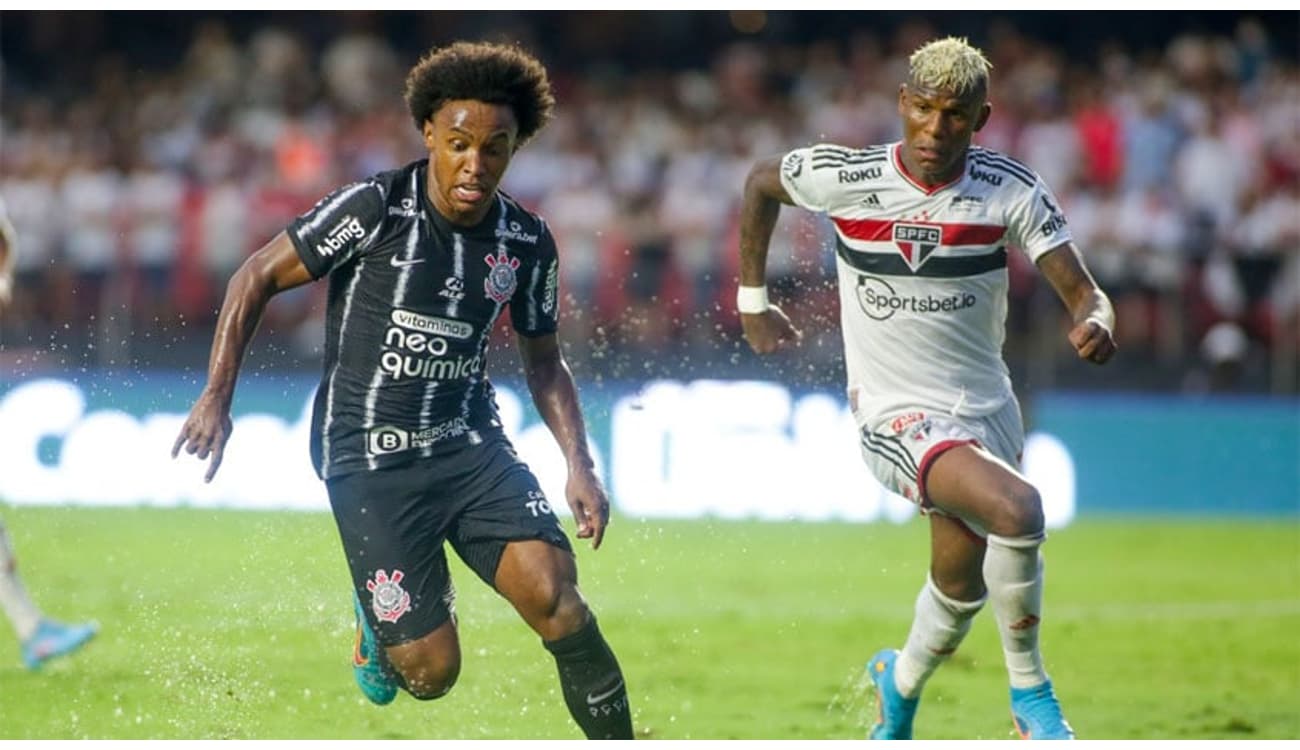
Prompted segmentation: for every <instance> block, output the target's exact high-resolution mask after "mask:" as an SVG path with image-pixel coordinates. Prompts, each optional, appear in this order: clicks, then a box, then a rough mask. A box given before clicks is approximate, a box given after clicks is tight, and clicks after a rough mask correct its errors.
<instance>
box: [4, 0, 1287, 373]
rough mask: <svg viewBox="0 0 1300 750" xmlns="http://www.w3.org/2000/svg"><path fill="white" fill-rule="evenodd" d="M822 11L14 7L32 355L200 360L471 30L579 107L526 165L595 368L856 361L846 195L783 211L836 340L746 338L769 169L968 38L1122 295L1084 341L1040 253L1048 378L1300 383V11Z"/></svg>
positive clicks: (1017, 337) (294, 355)
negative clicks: (517, 49) (787, 346)
mask: <svg viewBox="0 0 1300 750" xmlns="http://www.w3.org/2000/svg"><path fill="white" fill-rule="evenodd" d="M803 15H804V14H799V13H781V14H776V13H763V12H758V11H755V12H731V13H726V12H718V13H688V12H672V13H590V14H568V15H567V16H566V14H562V13H545V14H529V13H519V14H496V15H493V16H489V17H484V16H482V15H480V16H478V17H476V16H475V15H474V14H470V13H467V12H460V13H426V14H406V15H403V14H397V17H396V18H394V17H393V15H392V14H382V13H318V14H312V16H311V17H310V18H305V17H304V16H302V15H297V16H292V17H288V18H286V17H283V16H281V15H280V14H273V13H265V14H249V13H244V14H225V15H223V14H217V13H204V14H198V13H195V14H177V13H89V14H87V13H52V12H46V13H15V12H8V11H7V12H5V13H4V14H3V15H2V16H0V21H2V24H0V39H3V43H4V44H3V50H2V52H0V57H2V58H3V69H2V72H0V75H2V76H3V77H2V78H0V117H2V122H0V128H2V130H0V196H2V197H3V199H4V202H5V205H6V206H7V209H8V212H9V215H10V218H11V220H12V221H13V223H14V225H15V226H16V228H17V230H18V233H19V240H20V246H19V252H20V254H19V256H18V266H17V268H18V279H19V289H20V295H19V297H18V300H17V302H16V304H15V305H14V307H13V308H12V309H11V310H10V311H8V312H7V313H6V314H4V316H3V318H0V366H3V367H5V368H6V369H8V370H10V371H11V372H12V371H18V372H20V373H22V372H34V371H39V370H42V369H45V368H56V369H67V368H73V367H119V368H138V367H169V368H176V367H181V368H195V369H196V370H199V371H201V370H202V368H203V367H204V366H205V365H206V358H207V350H208V345H209V344H210V341H211V332H212V328H213V324H214V322H215V317H216V310H217V308H218V307H219V305H220V303H221V298H222V294H223V292H224V287H225V283H226V280H227V279H228V278H229V277H230V275H231V274H232V272H233V271H234V270H235V269H236V268H237V267H238V265H239V264H240V263H241V262H242V261H243V260H244V258H246V257H247V256H248V255H249V254H250V253H251V252H253V251H254V250H256V249H257V248H258V247H260V246H261V245H262V244H263V243H264V242H266V241H267V240H269V239H270V238H271V237H272V236H274V234H275V233H276V232H278V231H279V230H281V229H282V228H283V227H284V226H285V225H286V224H287V223H288V222H289V221H290V220H291V219H292V218H293V217H294V216H295V215H297V214H298V213H300V212H302V211H304V210H305V209H306V208H308V207H310V206H311V205H312V204H313V203H314V202H315V201H316V200H318V199H319V198H320V197H322V196H323V195H324V194H326V193H327V192H329V191H331V190H332V189H333V188H335V187H337V186H339V185H341V184H343V183H346V182H349V181H352V180H356V179H359V178H363V177H366V176H369V175H371V174H373V173H375V172H378V171H381V170H385V169H390V168H394V167H397V166H399V165H402V164H405V163H406V162H409V161H411V160H414V159H417V158H422V156H424V152H423V150H422V146H421V142H420V140H419V138H418V132H417V130H416V128H415V125H414V124H413V123H412V121H411V118H410V116H409V115H408V114H407V112H406V110H405V106H404V103H403V101H402V86H403V80H404V76H405V73H406V71H407V70H408V69H409V68H410V67H411V65H413V64H414V63H415V61H416V60H417V59H418V58H419V56H420V55H421V54H423V53H424V52H425V51H427V50H428V49H429V47H430V46H433V45H435V44H441V43H445V42H447V41H450V40H452V39H454V38H460V37H468V38H489V39H498V40H511V41H514V40H517V41H520V42H522V43H523V44H525V45H526V46H527V47H528V48H530V49H531V50H532V51H534V52H535V53H536V54H537V55H538V56H539V57H540V58H541V59H542V60H543V61H544V62H546V63H547V65H548V67H549V69H550V73H551V76H552V79H553V82H554V84H555V87H556V93H557V99H558V108H557V112H556V118H555V120H554V121H553V122H552V123H551V125H550V126H549V127H548V128H547V129H546V130H544V131H543V132H542V133H541V135H540V136H539V137H538V138H537V139H536V140H535V141H534V142H532V143H530V144H528V146H527V147H526V148H525V149H524V150H523V151H521V152H520V153H519V154H518V155H517V156H516V158H515V160H514V162H513V163H512V165H511V167H510V171H509V173H508V175H507V179H506V181H505V189H506V190H507V191H508V192H510V193H511V194H512V195H514V196H515V197H516V198H518V199H519V200H520V201H521V202H523V203H524V204H525V205H527V206H529V207H531V208H533V209H535V210H537V211H539V212H540V213H541V214H542V215H543V216H544V217H545V218H546V219H547V220H548V221H549V222H550V224H551V226H552V228H553V230H554V232H555V235H556V237H557V240H558V242H559V245H560V252H561V259H562V263H561V271H562V289H563V291H564V292H565V297H564V303H563V315H564V318H563V328H562V336H563V338H564V339H565V340H566V342H567V344H566V346H567V347H568V349H567V351H568V355H569V359H570V361H571V363H572V364H573V365H574V367H575V370H577V371H578V372H579V376H580V377H581V378H588V379H590V378H597V379H599V378H624V377H626V378H643V377H647V376H667V377H748V376H760V377H761V376H765V375H776V374H778V371H779V375H780V376H781V377H783V378H784V379H786V380H787V381H790V380H794V381H796V382H804V383H807V384H808V385H810V386H817V387H822V386H829V387H839V385H840V383H841V378H842V369H841V367H842V366H841V364H840V343H839V333H838V301H837V299H836V295H835V291H834V286H833V284H834V254H833V250H832V247H833V245H832V244H831V243H832V234H831V231H832V230H831V228H830V225H829V223H828V222H826V221H825V220H823V219H820V218H818V217H815V216H813V215H810V214H808V213H807V212H803V211H799V210H794V209H786V210H784V211H783V212H782V214H781V219H780V222H779V226H778V231H777V234H776V240H775V241H774V246H773V248H772V251H771V253H770V256H769V259H770V260H769V263H770V272H769V283H770V285H771V286H772V287H773V296H774V297H775V298H776V300H777V301H780V302H783V303H784V304H785V306H786V308H787V311H789V312H791V313H792V317H793V318H795V321H796V323H797V324H798V325H800V326H801V327H802V328H803V329H804V331H805V334H806V336H807V340H806V341H805V345H804V346H803V347H802V348H801V349H800V350H799V351H798V352H795V353H789V354H785V355H782V356H780V357H777V358H775V359H773V360H768V361H760V360H759V359H758V358H756V357H755V356H753V355H751V354H750V353H749V352H748V349H747V347H746V346H745V345H744V344H743V341H741V339H740V337H739V321H738V319H737V315H736V313H735V309H734V294H735V284H736V268H737V261H738V255H737V250H736V243H737V236H736V232H737V229H736V227H737V210H738V207H739V201H740V194H741V187H742V184H743V181H744V177H745V174H746V172H747V171H748V169H749V167H750V166H751V165H752V163H753V162H754V161H755V160H756V159H758V158H761V157H765V156H769V155H774V154H777V153H780V152H782V151H785V150H788V149H790V148H794V147H799V146H804V145H808V144H811V143H815V142H820V141H833V142H837V143H840V144H844V145H848V146H864V145H867V144H872V143H880V142H886V141H890V140H894V139H897V138H898V137H899V136H900V132H901V131H900V127H899V118H898V115H897V110H896V99H897V89H898V84H899V82H900V81H901V80H902V79H903V77H904V73H905V70H906V57H907V54H908V53H909V52H910V51H911V50H913V49H914V48H915V47H917V46H918V45H919V44H921V43H922V42H924V41H925V40H927V39H929V38H932V37H933V36H936V35H943V34H948V33H958V34H960V35H965V36H969V37H970V39H971V41H972V42H974V43H976V44H978V45H979V46H981V47H982V48H983V49H984V50H985V52H986V54H987V55H988V57H989V59H990V60H991V61H992V63H993V65H994V70H993V86H992V92H991V99H992V102H993V104H994V109H993V116H992V118H991V120H990V122H989V124H988V126H987V127H986V128H985V129H984V130H983V131H982V132H981V133H979V134H978V135H977V136H976V142H977V143H980V144H982V145H984V146H987V147H990V148H994V149H998V150H1001V151H1004V152H1006V153H1008V154H1010V155H1012V156H1014V157H1016V158H1018V159H1020V160H1021V161H1023V162H1025V163H1027V164H1028V165H1030V166H1031V167H1033V168H1034V169H1035V170H1037V171H1038V172H1039V173H1040V174H1041V175H1042V176H1043V177H1044V179H1045V180H1046V181H1047V183H1048V184H1049V185H1050V186H1052V188H1053V189H1054V190H1055V192H1056V193H1057V196H1058V197H1059V199H1060V201H1061V203H1062V205H1063V207H1064V209H1065V211H1066V214H1067V216H1068V218H1069V222H1070V227H1071V229H1072V231H1073V234H1074V237H1075V240H1076V242H1077V244H1078V245H1079V246H1080V248H1081V249H1082V250H1083V252H1084V254H1085V257H1086V258H1087V261H1088V263H1089V264H1090V266H1091V268H1092V269H1093V271H1094V273H1095V274H1096V275H1097V276H1098V277H1099V280H1100V282H1101V283H1102V285H1103V286H1104V288H1105V289H1106V290H1107V291H1108V292H1109V293H1110V294H1111V296H1112V298H1113V300H1114V301H1115V303H1116V305H1117V308H1118V313H1119V324H1118V328H1119V332H1118V334H1119V341H1120V345H1121V353H1120V356H1119V357H1117V358H1116V360H1115V363H1114V366H1113V367H1110V368H1109V369H1108V370H1106V371H1102V370H1095V369H1093V368H1091V367H1088V366H1085V365H1083V364H1082V363H1079V362H1077V361H1076V360H1075V359H1074V357H1073V354H1072V351H1071V350H1070V349H1069V347H1068V345H1067V343H1066V341H1065V337H1064V331H1065V330H1066V323H1067V321H1066V320H1065V316H1064V313H1063V309H1062V306H1061V304H1060V302H1059V300H1057V299H1056V298H1055V296H1054V294H1053V293H1052V292H1051V290H1050V288H1049V287H1048V286H1047V284H1046V283H1045V282H1043V281H1042V280H1041V279H1040V278H1038V277H1037V275H1036V273H1035V272H1034V270H1033V269H1032V267H1030V266H1029V264H1028V263H1027V262H1025V261H1024V260H1023V258H1022V257H1021V256H1018V255H1016V254H1014V253H1013V257H1015V258H1017V259H1018V261H1017V262H1016V263H1015V264H1014V265H1013V267H1012V269H1011V273H1012V291H1011V293H1012V301H1011V307H1010V310H1011V312H1010V315H1009V320H1008V341H1007V348H1006V353H1007V357H1008V361H1009V363H1010V364H1011V366H1012V369H1013V376H1014V377H1015V378H1016V379H1017V381H1018V385H1019V386H1021V388H1022V390H1023V389H1030V390H1032V389H1035V388H1047V387H1058V388H1059V387H1069V388H1076V387H1077V388H1089V387H1102V388H1107V389H1123V388H1132V389H1138V390H1164V391H1209V390H1240V391H1250V392H1259V393H1266V392H1275V393H1295V392H1296V391H1297V366H1296V358H1297V355H1296V350H1297V344H1298V343H1300V342H1298V339H1300V65H1298V62H1297V59H1296V40H1297V38H1300V36H1298V33H1300V28H1298V24H1297V18H1298V17H1297V15H1296V14H1294V13H1290V14H1287V13H1282V14H1272V15H1268V14H1265V15H1263V16H1258V15H1256V16H1252V15H1249V14H1245V13H1232V14H1222V16H1221V17H1220V19H1219V20H1220V21H1221V23H1214V24H1210V25H1212V26H1213V28H1179V27H1178V24H1179V23H1180V20H1179V19H1180V17H1182V15H1183V14H1179V13H1173V12H1171V13H1169V14H1152V13H1145V14H1136V16H1134V18H1140V19H1142V22H1143V23H1147V24H1150V25H1152V26H1153V28H1152V29H1150V30H1149V32H1148V33H1146V34H1142V33H1139V32H1140V31H1141V30H1138V32H1135V31H1134V30H1133V29H1131V28H1128V29H1123V28H1121V27H1124V26H1126V25H1130V24H1127V23H1126V21H1125V18H1124V15H1123V14H1118V15H1116V14H1112V15H1113V16H1114V18H1113V19H1112V20H1111V21H1110V23H1111V24H1113V25H1114V26H1115V27H1116V28H1115V34H1114V36H1113V37H1110V36H1098V35H1095V32H1090V36H1089V38H1087V39H1080V38H1079V35H1080V33H1081V32H1080V28H1084V27H1086V28H1088V29H1094V28H1096V26H1097V21H1096V19H1095V18H1093V19H1092V20H1091V21H1090V22H1089V24H1086V25H1084V24H1079V23H1078V21H1079V16H1081V15H1085V14H1077V13H1057V14H1033V16H1032V18H1030V17H1027V16H1026V17H1018V16H1016V15H1014V14H1011V15H1002V16H998V15H995V14H978V15H975V16H971V15H961V16H960V17H959V18H957V21H955V22H951V23H945V22H944V18H943V16H942V14H934V15H932V16H930V17H927V18H926V19H918V18H916V17H909V16H905V15H902V14H897V13H895V14H872V13H861V14H851V13H842V14H834V15H838V16H839V18H838V19H837V20H836V19H831V21H834V23H831V22H830V21H828V19H827V18H826V17H825V15H824V14H807V17H806V19H801V16H803ZM1093 15H1094V16H1095V15H1097V14H1093ZM578 16H581V18H579V17H578ZM1053 17H1054V18H1053ZM954 18H956V16H954ZM1279 18H1280V19H1281V21H1282V22H1281V23H1279ZM1026 19H1028V21H1032V23H1030V22H1027V20H1026ZM1153 19H1154V20H1155V21H1156V22H1153ZM1157 22H1158V23H1157ZM1162 24H1163V25H1162ZM1072 26H1076V27H1080V28H1074V29H1071V27H1072ZM1157 26H1159V28H1155V27H1157ZM398 27H400V28H398ZM1121 32H1127V34H1125V33H1121ZM620 35H621V38H623V39H627V40H632V39H635V40H636V43H635V44H634V43H632V42H630V41H629V42H628V44H627V45H624V46H622V47H620V46H619V45H618V44H617V43H615V42H610V39H611V38H612V39H615V40H617V39H619V38H620ZM706 42H707V43H706ZM325 291H326V290H325V285H323V284H315V285H309V286H308V287H304V288H302V289H299V290H294V291H293V292H291V293H287V294H285V295H281V296H280V297H277V299H276V300H275V301H274V302H272V304H271V305H270V307H269V309H268V311H267V317H266V319H265V321H264V323H263V327H262V330H261V331H260V333H259V338H258V342H257V344H256V351H255V353H254V355H253V356H254V357H255V358H258V361H259V363H260V364H259V366H260V367H269V368H278V367H288V368H295V367H300V368H310V369H314V368H316V367H318V366H319V361H320V354H319V352H320V347H321V343H322V340H323V336H324V327H323V324H322V314H323V299H324V294H325ZM504 341H505V339H504V337H503V340H502V343H503V344H504ZM504 357H505V360H506V367H507V371H508V368H509V367H512V366H513V365H512V364H511V363H512V362H513V360H514V357H513V355H512V354H509V353H507V354H505V355H504ZM501 358H502V357H501V356H500V355H499V356H498V358H497V362H498V366H497V371H500V370H499V368H500V366H501V365H500V362H501Z"/></svg>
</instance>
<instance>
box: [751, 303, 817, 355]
mask: <svg viewBox="0 0 1300 750" xmlns="http://www.w3.org/2000/svg"><path fill="white" fill-rule="evenodd" d="M740 327H741V329H743V330H744V332H745V340H746V341H748V342H749V348H750V349H753V350H754V351H755V352H757V353H758V354H771V353H772V352H774V351H776V350H777V349H780V348H781V347H783V346H787V345H789V344H792V343H793V344H798V343H799V342H800V341H802V340H803V333H801V332H800V331H799V329H797V328H795V327H794V324H793V323H791V322H790V318H788V317H786V314H785V312H784V311H783V310H782V309H781V308H779V307H777V306H776V305H768V306H767V309H766V310H764V311H763V312H761V313H753V314H750V313H741V315H740Z"/></svg>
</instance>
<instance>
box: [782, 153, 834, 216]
mask: <svg viewBox="0 0 1300 750" xmlns="http://www.w3.org/2000/svg"><path fill="white" fill-rule="evenodd" d="M832 148H837V147H835V146H832V145H831V144H827V143H819V144H817V145H815V146H810V147H808V148H797V149H795V150H793V151H790V152H789V153H787V154H786V155H785V156H784V157H782V159H781V187H784V188H785V192H786V193H787V194H788V195H789V196H790V199H791V200H793V201H794V202H795V205H797V206H799V207H801V208H806V209H808V210H809V211H817V212H819V213H820V212H824V211H828V210H830V207H831V205H830V204H831V200H832V198H833V196H834V190H835V189H836V188H838V187H839V183H838V182H837V180H836V178H835V173H836V170H835V169H833V168H830V167H828V166H827V164H828V163H830V162H831V161H832V160H831V158H830V157H831V154H830V149H832ZM836 163H838V162H836Z"/></svg>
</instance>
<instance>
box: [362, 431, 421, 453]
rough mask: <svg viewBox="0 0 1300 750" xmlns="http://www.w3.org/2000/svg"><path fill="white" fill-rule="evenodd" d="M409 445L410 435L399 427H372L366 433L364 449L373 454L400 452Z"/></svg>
mask: <svg viewBox="0 0 1300 750" xmlns="http://www.w3.org/2000/svg"><path fill="white" fill-rule="evenodd" d="M410 446H411V437H410V435H408V434H407V432H406V430H403V429H401V428H399V427H389V426H384V427H374V428H372V429H371V430H370V432H369V434H367V435H366V450H367V451H368V452H369V453H371V454H373V455H383V454H385V453H400V452H401V451H404V450H406V449H407V448H409V447H410Z"/></svg>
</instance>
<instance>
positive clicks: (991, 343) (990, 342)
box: [781, 143, 1070, 423]
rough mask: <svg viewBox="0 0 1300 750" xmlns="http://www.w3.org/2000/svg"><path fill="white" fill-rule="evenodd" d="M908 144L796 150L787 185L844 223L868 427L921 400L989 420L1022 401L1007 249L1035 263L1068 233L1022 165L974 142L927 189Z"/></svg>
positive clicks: (845, 293) (855, 383)
mask: <svg viewBox="0 0 1300 750" xmlns="http://www.w3.org/2000/svg"><path fill="white" fill-rule="evenodd" d="M900 145H901V144H900V143H891V144H886V145H880V146H872V147H869V148H865V149H853V148H844V147H842V146H836V145H832V144H817V145H815V146H812V147H810V148H801V149H796V150H794V151H791V152H789V153H788V154H786V155H785V157H784V158H783V160H782V162H781V184H782V185H783V186H784V187H785V190H786V192H787V193H788V194H789V195H790V198H791V199H792V200H793V201H794V202H795V203H796V204H797V205H799V206H802V207H803V208H807V209H809V210H811V211H817V212H821V213H825V214H827V215H828V216H829V217H830V219H831V221H832V222H833V223H834V225H835V234H836V245H837V248H836V255H837V262H836V265H837V267H838V275H839V288H840V323H841V328H842V333H843V335H844V350H845V364H846V369H847V374H848V391H849V397H850V401H851V402H852V403H853V404H854V405H855V408H854V411H855V413H856V415H857V417H858V420H859V422H860V423H865V422H867V421H869V420H871V419H873V418H874V417H878V416H880V415H884V414H888V413H892V412H896V411H900V410H904V409H915V408H918V407H919V408H924V409H931V410H936V411H942V412H946V413H949V414H952V415H954V416H982V415H986V414H990V413H992V412H994V411H996V410H997V409H998V408H1000V407H1001V406H1002V405H1003V404H1004V403H1006V401H1007V400H1008V399H1010V398H1012V397H1013V395H1014V394H1013V392H1012V388H1011V379H1010V377H1009V375H1008V372H1007V367H1006V364H1005V362H1003V360H1002V342H1003V338H1004V337H1005V334H1006V312H1007V287H1008V280H1007V248H1008V247H1012V248H1016V249H1018V250H1019V251H1020V252H1023V253H1025V254H1026V255H1027V256H1028V258H1029V259H1030V260H1032V261H1036V260H1037V259H1038V257H1039V256H1041V255H1042V254H1043V253H1045V252H1047V251H1048V250H1051V249H1053V248H1055V247H1057V246H1059V245H1061V244H1062V243H1065V242H1068V241H1069V240H1070V232H1069V229H1068V228H1067V227H1066V222H1065V216H1064V215H1063V214H1062V212H1061V210H1060V208H1059V207H1058V204H1057V202H1056V198H1055V197H1054V196H1053V195H1052V192H1051V190H1049V189H1048V187H1047V185H1045V184H1044V183H1043V181H1042V180H1041V179H1040V178H1039V177H1038V175H1037V174H1035V173H1034V171H1033V170H1031V169H1029V168H1028V167H1026V166H1025V165H1023V164H1021V163H1020V162H1018V161H1016V160H1014V159H1011V158H1010V157H1007V156H1004V155H1002V154H1000V153H998V152H996V151H991V150H989V149H985V148H980V147H977V146H972V147H971V148H970V150H969V151H968V152H967V155H966V166H965V169H964V170H963V171H962V174H961V176H960V177H959V178H957V179H955V180H953V181H952V182H949V183H947V184H944V185H938V186H932V187H925V186H923V185H921V184H920V183H919V182H918V181H917V180H916V179H914V178H913V177H912V176H910V175H909V174H908V173H907V169H906V167H905V166H904V165H903V163H902V161H901V160H900V158H899V147H900Z"/></svg>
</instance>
